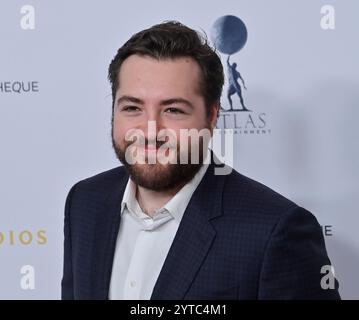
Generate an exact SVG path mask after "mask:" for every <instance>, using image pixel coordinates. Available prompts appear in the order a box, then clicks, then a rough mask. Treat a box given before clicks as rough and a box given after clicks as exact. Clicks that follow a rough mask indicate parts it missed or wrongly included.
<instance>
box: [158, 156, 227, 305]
mask: <svg viewBox="0 0 359 320" xmlns="http://www.w3.org/2000/svg"><path fill="white" fill-rule="evenodd" d="M214 167H215V165H214V164H213V161H212V163H211V164H210V165H209V167H208V169H207V172H206V174H205V175H204V177H203V179H202V181H201V183H200V184H199V185H198V187H197V189H196V191H195V192H194V193H193V195H192V198H191V200H190V202H189V204H188V206H187V209H186V211H185V213H184V215H183V217H182V220H181V223H180V225H179V228H178V230H177V233H176V236H175V238H174V240H173V243H172V245H171V248H170V250H169V252H168V255H167V257H166V260H165V262H164V265H163V267H162V270H161V272H160V274H159V277H158V279H157V282H156V284H155V287H154V289H153V292H152V296H151V299H153V300H160V299H167V300H181V299H183V298H184V297H185V294H186V292H187V291H188V289H189V288H190V286H191V283H192V281H193V280H194V278H195V276H196V273H197V271H198V270H199V268H200V266H201V265H202V263H203V261H204V259H205V257H206V255H207V253H208V251H209V250H210V247H211V244H212V242H213V240H214V238H215V236H216V231H215V230H214V229H213V227H212V225H211V223H210V219H212V218H214V217H216V216H219V215H221V212H222V200H221V199H222V192H223V183H224V179H225V178H224V176H215V175H214Z"/></svg>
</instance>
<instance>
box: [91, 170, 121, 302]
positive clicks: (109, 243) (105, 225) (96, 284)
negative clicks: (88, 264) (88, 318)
mask: <svg viewBox="0 0 359 320" xmlns="http://www.w3.org/2000/svg"><path fill="white" fill-rule="evenodd" d="M123 172H124V174H121V175H119V176H117V177H116V179H114V183H113V192H112V193H111V194H110V196H109V197H108V198H107V199H106V202H105V203H104V204H103V208H102V209H101V210H98V212H96V218H95V224H94V239H93V252H92V258H93V261H92V265H96V266H97V267H96V269H94V268H92V272H91V273H92V274H91V279H92V281H93V283H92V292H91V296H92V299H99V300H105V299H108V293H109V287H110V280H111V272H112V263H113V257H114V253H115V247H116V240H117V235H118V231H119V227H120V221H121V201H122V197H123V193H124V191H125V188H126V184H127V181H128V174H127V172H126V171H125V170H124V171H123Z"/></svg>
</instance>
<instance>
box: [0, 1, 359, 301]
mask: <svg viewBox="0 0 359 320" xmlns="http://www.w3.org/2000/svg"><path fill="white" fill-rule="evenodd" d="M358 14H359V2H358V1H356V0H346V1H335V0H328V1H324V0H305V1H303V0H290V1H288V0H270V1H263V0H226V1H207V0H199V1H189V0H182V1H177V2H176V1H166V0H154V1H122V0H108V1H85V0H81V1H69V0H65V1H64V0H62V1H55V0H53V1H46V0H38V1H35V0H33V1H26V0H23V1H20V0H1V2H0V35H1V36H0V48H1V50H0V155H1V157H0V299H59V298H60V282H61V277H62V254H63V247H62V246H63V213H64V212H63V211H64V203H65V199H66V195H67V192H68V191H69V189H70V187H71V186H72V185H73V184H74V183H75V182H77V181H79V180H80V179H84V178H86V177H89V176H92V175H94V174H96V173H99V172H102V171H105V170H108V169H110V168H113V167H115V166H118V165H119V163H118V161H117V159H116V157H115V155H114V153H113V151H112V146H111V136H110V132H111V130H110V129H111V128H110V123H111V102H112V101H111V91H110V85H109V83H108V81H107V68H108V65H109V63H110V61H111V59H112V58H113V56H114V55H115V52H116V51H117V49H118V48H119V47H120V46H121V45H122V44H123V43H124V42H125V41H126V40H127V39H128V38H129V37H130V36H131V35H132V34H133V33H136V32H138V31H140V30H142V29H145V28H148V27H150V26H152V25H154V24H157V23H160V22H163V21H166V20H178V21H180V22H182V23H184V24H186V25H188V26H189V27H191V28H194V29H196V30H199V31H200V32H201V33H203V34H204V33H205V34H206V35H207V37H208V39H209V41H211V43H212V44H214V45H216V47H217V49H218V52H219V54H220V55H221V59H222V62H223V65H224V68H225V72H226V84H225V87H224V91H223V97H222V107H223V110H221V113H220V116H219V118H218V123H217V126H218V128H227V129H233V132H234V137H233V141H234V159H233V166H234V168H235V169H236V170H237V171H239V172H241V173H242V174H244V175H247V176H249V177H251V178H253V179H255V180H258V181H260V182H262V183H264V184H265V185H267V186H269V187H271V188H272V189H274V190H276V191H278V192H279V193H282V194H283V195H284V196H286V197H288V198H290V199H292V200H293V201H295V202H296V203H298V204H299V205H301V206H303V207H305V208H307V209H308V210H310V211H311V212H312V213H313V214H314V215H315V216H316V217H317V219H318V221H319V223H320V224H321V225H322V229H323V234H324V236H325V240H326V245H327V250H328V252H329V256H330V258H331V260H332V263H333V265H334V269H335V274H336V276H337V277H338V279H339V281H340V293H341V295H342V297H343V298H345V299H359V277H358V276H357V271H358V270H359V232H358V227H359V215H358V213H359V212H358V205H357V200H358V199H359V182H358V181H359V169H358V164H359V148H358V138H359V133H358V122H359V73H358V71H359V70H358V57H359V43H358V39H357V38H358V30H359V19H358ZM228 57H229V58H230V59H229V61H230V64H229V65H228V64H227V58H228ZM230 71H231V72H232V74H235V75H237V76H236V77H235V78H236V79H234V80H233V79H232V80H231V81H236V82H237V85H236V86H234V87H233V86H232V88H231V86H229V78H228V74H229V72H230ZM241 78H242V79H241ZM242 80H243V81H242Z"/></svg>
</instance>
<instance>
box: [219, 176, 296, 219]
mask: <svg viewBox="0 0 359 320" xmlns="http://www.w3.org/2000/svg"><path fill="white" fill-rule="evenodd" d="M223 203H224V207H225V211H227V212H236V211H238V210H240V211H241V212H247V213H248V214H255V215H265V216H266V217H269V216H274V217H276V218H278V217H279V216H280V215H281V214H283V213H284V212H287V211H288V210H290V209H293V208H295V207H298V205H297V204H296V203H294V202H293V201H292V200H290V199H288V198H286V197H284V196H283V195H281V194H279V193H278V192H276V191H274V190H273V189H271V188H269V187H267V186H266V185H264V184H262V183H260V182H258V181H255V180H253V179H251V178H249V177H247V176H245V175H243V174H240V173H239V172H237V171H236V170H234V169H233V171H232V173H231V174H230V175H228V177H227V179H226V183H225V185H224V190H223Z"/></svg>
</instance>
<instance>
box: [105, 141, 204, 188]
mask: <svg viewBox="0 0 359 320" xmlns="http://www.w3.org/2000/svg"><path fill="white" fill-rule="evenodd" d="M159 143H161V142H159ZM129 145H131V143H126V142H125V147H124V148H121V147H120V145H119V144H118V143H117V142H116V141H115V139H114V137H113V134H112V146H113V149H114V151H115V153H116V156H117V158H118V159H119V160H120V162H121V163H122V164H123V165H124V167H125V168H126V170H127V172H128V173H129V175H130V178H131V180H132V181H134V182H135V183H136V184H137V185H139V186H141V187H143V188H146V189H149V190H154V191H164V190H171V189H174V188H178V187H180V186H184V185H185V184H186V183H187V182H189V181H190V180H192V178H193V177H194V176H195V175H196V173H197V172H198V171H199V170H200V168H201V166H202V164H203V161H204V152H203V140H202V139H201V140H200V141H199V145H198V149H199V150H198V151H197V150H196V152H198V155H199V156H198V161H196V163H180V148H179V146H178V147H177V162H176V163H168V164H162V163H159V162H158V161H156V163H154V164H152V163H147V162H146V163H145V164H138V163H136V164H129V163H128V162H127V160H126V156H125V153H126V148H127V147H128V146H129ZM191 148H192V146H191V145H189V148H188V159H189V162H190V159H191V152H192V150H191ZM196 149H197V148H196Z"/></svg>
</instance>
